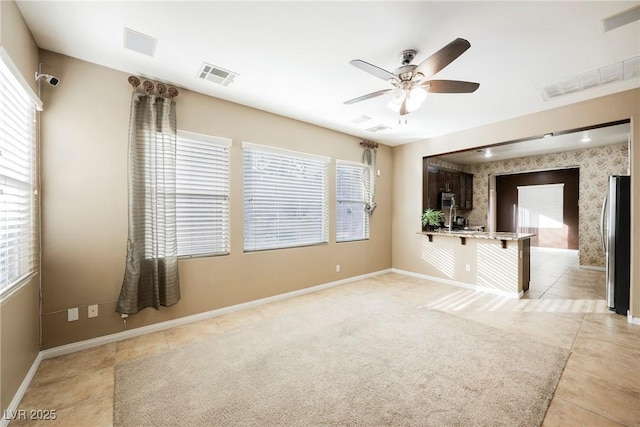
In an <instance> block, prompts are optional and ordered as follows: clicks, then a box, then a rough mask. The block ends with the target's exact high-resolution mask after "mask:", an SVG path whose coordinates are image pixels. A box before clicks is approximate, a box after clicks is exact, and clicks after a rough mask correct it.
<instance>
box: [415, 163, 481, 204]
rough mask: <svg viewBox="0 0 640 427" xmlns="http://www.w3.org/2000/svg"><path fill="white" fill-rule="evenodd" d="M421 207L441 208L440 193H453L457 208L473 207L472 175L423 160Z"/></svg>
mask: <svg viewBox="0 0 640 427" xmlns="http://www.w3.org/2000/svg"><path fill="white" fill-rule="evenodd" d="M422 186H423V187H422V207H423V210H425V209H429V208H430V209H441V208H442V206H441V205H440V201H441V195H442V193H453V194H455V196H456V206H457V208H458V210H472V209H473V175H472V174H469V173H466V172H460V171H456V170H452V169H447V168H443V167H440V166H436V165H432V164H429V163H428V161H427V159H426V158H425V159H424V161H423V177H422Z"/></svg>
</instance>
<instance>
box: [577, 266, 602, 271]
mask: <svg viewBox="0 0 640 427" xmlns="http://www.w3.org/2000/svg"><path fill="white" fill-rule="evenodd" d="M580 268H581V269H582V270H594V271H607V269H606V268H604V267H600V266H597V265H581V266H580Z"/></svg>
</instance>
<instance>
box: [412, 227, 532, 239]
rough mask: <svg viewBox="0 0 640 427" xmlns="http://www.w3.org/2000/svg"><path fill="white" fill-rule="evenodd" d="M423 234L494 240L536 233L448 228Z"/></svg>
mask: <svg viewBox="0 0 640 427" xmlns="http://www.w3.org/2000/svg"><path fill="white" fill-rule="evenodd" d="M422 234H426V235H427V236H429V235H432V236H450V237H464V238H467V237H470V238H474V239H493V240H505V241H506V240H516V241H518V240H526V239H530V238H532V237H533V236H535V234H529V233H488V232H486V231H475V230H451V231H449V230H447V229H442V228H441V229H438V230H435V231H423V232H422Z"/></svg>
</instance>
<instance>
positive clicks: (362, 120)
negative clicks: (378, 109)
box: [350, 114, 371, 124]
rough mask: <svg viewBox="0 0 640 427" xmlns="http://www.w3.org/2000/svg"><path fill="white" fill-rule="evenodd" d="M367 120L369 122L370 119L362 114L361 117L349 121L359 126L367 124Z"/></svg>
mask: <svg viewBox="0 0 640 427" xmlns="http://www.w3.org/2000/svg"><path fill="white" fill-rule="evenodd" d="M369 120H371V117H369V116H366V115H364V114H363V115H361V116H358V117H355V118H353V119H351V120H350V121H351V123H355V124H360V123H364V122H368V121H369Z"/></svg>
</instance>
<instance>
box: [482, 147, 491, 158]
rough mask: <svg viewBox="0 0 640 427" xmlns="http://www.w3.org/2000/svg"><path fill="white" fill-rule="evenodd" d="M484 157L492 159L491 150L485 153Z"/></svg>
mask: <svg viewBox="0 0 640 427" xmlns="http://www.w3.org/2000/svg"><path fill="white" fill-rule="evenodd" d="M484 156H485V157H491V156H493V153H492V152H491V150H490V149H489V148H487V149H486V150H485V151H484Z"/></svg>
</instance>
